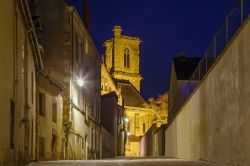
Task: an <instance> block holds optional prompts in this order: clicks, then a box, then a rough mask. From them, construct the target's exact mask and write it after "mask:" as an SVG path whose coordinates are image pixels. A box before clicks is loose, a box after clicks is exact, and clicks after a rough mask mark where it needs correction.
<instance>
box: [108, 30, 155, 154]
mask: <svg viewBox="0 0 250 166" xmlns="http://www.w3.org/2000/svg"><path fill="white" fill-rule="evenodd" d="M113 32H114V36H113V38H112V39H110V40H107V41H106V42H105V43H104V46H105V48H106V62H105V64H106V66H107V70H108V72H109V73H110V75H111V77H112V79H113V81H114V82H115V84H116V87H117V88H118V91H119V92H120V93H121V96H122V98H123V100H122V103H123V105H124V108H125V116H126V119H127V123H126V132H127V139H126V145H125V155H126V156H139V152H140V137H141V136H143V135H144V133H145V132H146V131H147V130H148V129H149V128H150V127H151V125H152V124H153V117H154V110H153V109H151V108H150V107H149V106H148V105H147V103H146V101H145V100H144V99H143V98H142V97H141V96H140V81H141V80H142V77H141V75H140V72H139V62H140V58H139V57H140V55H139V51H140V49H139V44H140V43H141V41H140V39H139V38H136V37H129V36H124V35H122V34H121V32H122V29H121V27H120V26H115V27H114V29H113ZM104 86H105V85H104Z"/></svg>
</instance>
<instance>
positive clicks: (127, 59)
mask: <svg viewBox="0 0 250 166" xmlns="http://www.w3.org/2000/svg"><path fill="white" fill-rule="evenodd" d="M129 63H130V62H129V49H128V48H126V49H125V51H124V67H127V68H129Z"/></svg>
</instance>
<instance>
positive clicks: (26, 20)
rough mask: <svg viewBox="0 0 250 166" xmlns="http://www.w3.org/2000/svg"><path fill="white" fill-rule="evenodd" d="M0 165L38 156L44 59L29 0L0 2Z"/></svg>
mask: <svg viewBox="0 0 250 166" xmlns="http://www.w3.org/2000/svg"><path fill="white" fill-rule="evenodd" d="M0 19H1V22H2V25H3V26H1V28H0V36H1V38H0V62H1V65H0V77H1V78H2V80H1V81H0V82H1V83H0V86H1V90H0V101H1V104H0V109H1V116H0V124H1V125H2V126H3V129H1V130H0V165H1V166H4V165H8V166H15V165H25V164H28V163H29V162H30V161H32V160H35V159H36V146H35V143H36V118H37V113H36V107H37V105H36V94H37V91H36V83H37V75H38V72H39V71H40V70H41V69H42V66H43V65H42V61H41V56H40V51H39V46H38V44H37V38H36V34H35V31H34V28H33V24H32V19H31V15H30V12H29V7H28V5H27V1H26V0H15V1H0Z"/></svg>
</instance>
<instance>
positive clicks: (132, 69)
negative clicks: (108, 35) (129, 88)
mask: <svg viewBox="0 0 250 166" xmlns="http://www.w3.org/2000/svg"><path fill="white" fill-rule="evenodd" d="M113 32H114V36H113V38H112V39H110V40H107V41H105V42H104V46H105V47H106V66H107V69H108V70H109V72H110V74H111V76H112V77H114V78H115V79H118V80H128V81H129V82H130V83H131V84H132V85H133V86H134V87H135V88H136V89H137V90H138V91H139V92H140V82H141V80H142V77H141V75H140V67H139V66H140V54H139V53H140V48H139V46H140V43H141V41H140V39H139V38H137V37H130V36H123V35H122V28H121V27H120V26H115V27H114V29H113Z"/></svg>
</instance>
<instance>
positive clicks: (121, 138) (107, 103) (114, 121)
mask: <svg viewBox="0 0 250 166" xmlns="http://www.w3.org/2000/svg"><path fill="white" fill-rule="evenodd" d="M124 123H125V122H124V107H122V106H120V105H118V96H117V94H116V93H115V92H110V93H106V94H104V95H102V97H101V125H102V127H103V128H104V129H105V130H104V134H105V133H107V132H109V134H110V135H111V136H112V137H113V140H114V141H113V153H110V154H112V156H107V155H105V150H106V149H105V147H106V146H105V145H107V144H106V142H105V137H103V141H104V142H103V148H102V150H103V151H102V154H103V157H114V156H124V153H125V137H126V133H125V125H124ZM107 150H109V149H107Z"/></svg>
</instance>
